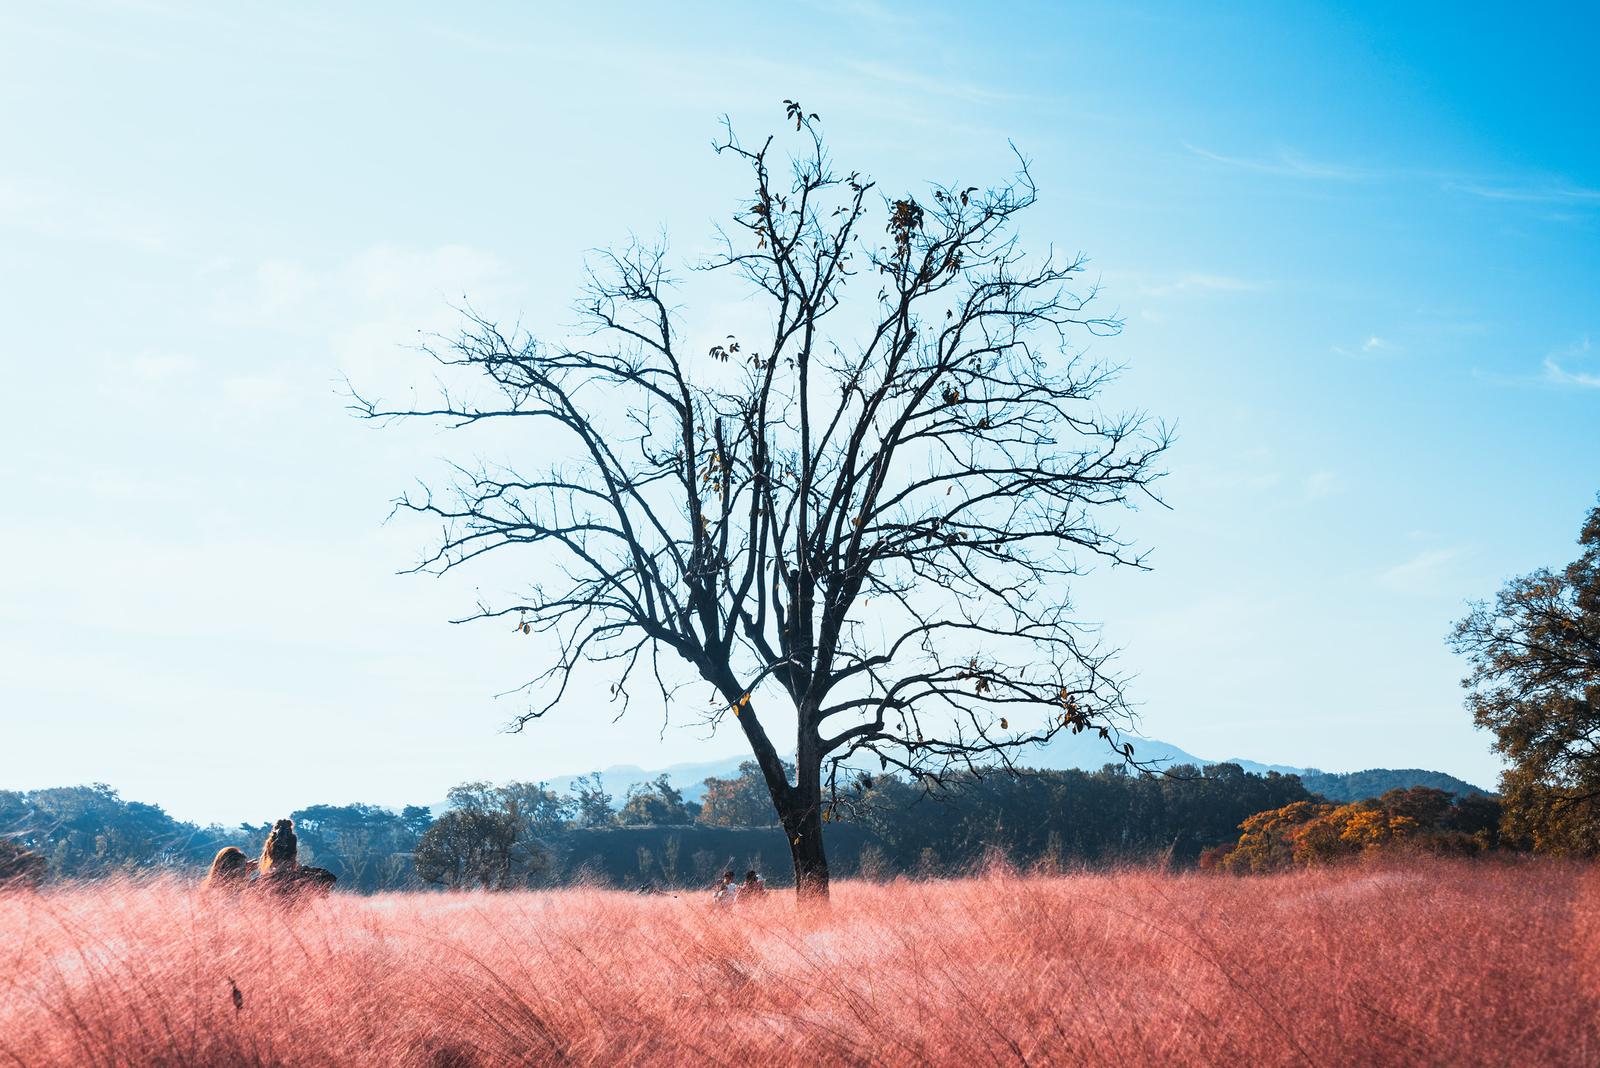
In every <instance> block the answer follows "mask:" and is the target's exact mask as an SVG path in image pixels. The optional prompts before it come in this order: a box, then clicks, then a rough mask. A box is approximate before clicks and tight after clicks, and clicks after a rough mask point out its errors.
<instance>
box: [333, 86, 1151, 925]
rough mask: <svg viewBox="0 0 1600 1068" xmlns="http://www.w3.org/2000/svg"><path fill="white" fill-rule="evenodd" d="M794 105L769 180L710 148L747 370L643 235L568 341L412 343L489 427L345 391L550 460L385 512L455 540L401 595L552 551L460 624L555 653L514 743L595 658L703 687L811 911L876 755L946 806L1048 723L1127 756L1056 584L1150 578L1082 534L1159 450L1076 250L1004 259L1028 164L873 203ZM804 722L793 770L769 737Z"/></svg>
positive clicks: (478, 329) (450, 410) (439, 404)
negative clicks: (1105, 399) (1086, 734)
mask: <svg viewBox="0 0 1600 1068" xmlns="http://www.w3.org/2000/svg"><path fill="white" fill-rule="evenodd" d="M786 105H787V107H788V118H789V119H790V120H792V121H793V124H794V130H793V131H791V135H790V136H792V137H793V139H794V140H795V141H796V142H798V143H799V146H800V148H799V150H798V151H797V153H796V154H795V155H794V156H792V157H791V158H789V159H788V160H786V161H784V162H783V163H782V164H777V163H775V159H774V157H775V155H776V153H775V137H768V138H767V139H766V140H765V141H763V142H762V143H761V144H760V145H759V146H755V145H747V144H745V143H742V142H741V141H740V140H739V139H738V138H737V137H736V136H735V134H734V132H733V130H732V127H731V126H729V125H727V124H726V123H724V129H725V136H724V137H723V138H721V139H720V140H719V141H718V142H717V144H716V146H715V147H716V149H717V151H718V153H719V154H720V155H723V156H725V157H732V158H734V159H736V160H738V161H739V162H741V163H742V164H744V165H745V166H747V167H748V168H749V170H750V172H751V176H752V177H753V179H754V192H753V196H752V197H751V199H749V200H748V201H745V202H743V203H741V204H740V205H739V207H738V210H737V211H736V212H735V213H734V215H733V217H732V224H731V225H730V226H727V227H725V228H719V229H718V244H717V249H718V251H717V253H716V254H715V255H714V256H712V257H711V258H710V259H709V260H708V261H705V262H701V263H699V264H697V265H696V267H697V269H699V270H704V271H710V272H713V273H716V272H722V273H724V274H728V275H731V277H732V279H733V280H735V281H736V282H737V283H738V284H739V285H740V286H742V287H743V292H744V293H745V294H747V295H748V296H750V297H752V298H753V299H755V300H758V301H760V302H762V303H763V304H764V306H765V309H766V310H767V312H768V313H769V315H770V331H771V333H770V335H763V341H762V343H761V344H760V345H753V344H752V345H745V344H742V343H741V342H740V341H739V340H738V339H737V338H734V337H728V338H727V339H726V340H724V341H722V342H721V343H720V344H717V345H714V346H712V347H711V348H710V350H709V352H707V351H706V349H705V348H704V347H703V346H704V342H701V343H700V344H699V345H691V344H690V343H689V342H687V341H686V340H685V335H686V333H694V331H692V330H689V329H688V328H686V327H685V326H684V324H683V321H682V312H681V309H680V308H678V307H677V306H675V304H674V303H673V302H672V296H671V291H672V288H673V287H674V285H675V284H677V282H676V280H675V278H674V276H673V274H672V272H671V271H670V269H669V267H668V265H667V257H666V250H665V247H664V246H661V245H647V244H643V243H639V242H634V243H632V244H630V245H628V246H627V247H625V248H622V249H620V250H617V251H612V252H607V253H602V254H599V255H598V256H597V259H596V260H595V262H593V263H592V264H591V265H590V268H589V271H588V276H587V283H586V286H585V288H584V291H583V296H582V298H581V300H580V303H579V311H580V313H581V315H582V317H583V319H584V322H585V325H586V328H587V330H588V332H587V333H586V334H585V335H584V336H583V337H582V338H581V339H580V340H579V341H577V342H576V343H561V342H557V341H549V340H546V339H542V338H539V337H534V336H531V335H529V334H526V333H524V332H522V331H521V330H520V328H518V329H511V330H505V329H502V328H501V327H500V326H498V325H497V324H496V323H494V322H492V321H490V320H488V319H486V318H484V317H482V316H481V315H479V314H478V313H477V312H476V311H473V310H472V309H470V308H467V309H465V310H464V312H463V314H464V316H465V323H464V326H463V329H462V332H461V333H460V335H459V336H456V337H453V338H441V339H438V340H437V342H436V343H435V344H433V345H432V346H430V347H429V348H428V349H427V351H429V352H430V353H431V354H432V355H433V356H434V357H435V358H436V359H437V360H438V362H439V363H440V364H442V365H443V366H444V368H446V369H447V371H448V372H449V373H452V374H459V373H465V374H467V375H468V377H469V378H470V379H471V380H472V381H473V382H474V383H475V384H476V385H477V386H478V387H479V388H480V391H482V387H483V386H485V385H488V386H492V388H491V389H489V390H487V391H483V392H486V393H487V395H488V397H489V399H488V400H487V401H486V402H485V401H480V400H476V399H469V398H468V397H467V396H465V395H464V394H462V393H461V392H460V387H456V386H452V385H451V384H450V383H449V382H448V381H446V382H444V383H442V384H441V385H440V387H439V389H440V392H439V395H438V397H437V399H436V400H434V401H432V402H430V403H426V404H420V405H419V404H416V403H414V402H413V403H411V404H409V405H405V406H393V405H386V404H385V403H384V402H383V401H381V400H380V399H376V398H369V397H365V396H362V395H360V394H359V393H356V392H355V391H352V397H353V408H354V410H355V411H356V412H357V413H358V414H359V415H361V416H363V417H365V418H369V419H374V420H380V421H384V420H391V419H396V418H414V419H426V420H438V421H441V422H443V423H444V424H446V425H448V426H451V427H456V428H466V427H473V426H476V425H479V424H485V423H493V422H497V421H506V420H525V421H527V422H528V423H529V424H531V425H536V426H538V427H540V428H542V429H541V431H540V433H541V435H542V438H541V440H542V441H544V442H552V441H559V442H561V443H563V449H564V451H563V458H562V459H561V460H559V461H558V462H555V463H553V464H547V465H544V466H541V467H540V468H539V469H538V470H536V471H519V470H517V469H515V468H512V467H503V466H498V465H492V464H487V463H478V464H476V465H475V466H473V467H470V468H468V467H459V468H457V469H456V470H457V478H456V479H455V480H454V482H453V484H451V485H450V486H448V487H443V488H441V489H438V490H434V489H431V488H430V489H424V490H422V491H419V493H418V494H415V495H407V496H405V497H403V498H401V499H400V500H399V501H397V502H396V507H397V509H399V510H404V511H411V512H417V513H421V514H423V515H425V516H430V517H434V518H436V519H437V520H439V521H441V525H442V537H441V540H440V541H439V543H438V544H437V545H436V546H435V547H434V548H433V549H432V550H431V551H430V552H429V553H428V554H427V555H426V556H425V558H424V559H423V560H422V561H421V562H420V563H419V564H418V565H417V568H416V570H429V571H438V572H442V571H447V570H449V569H451V568H455V567H458V566H460V565H462V564H464V563H466V562H468V561H471V560H474V559H476V558H478V557H480V556H483V555H484V554H487V553H501V552H502V551H503V552H505V553H511V552H513V551H516V550H526V551H527V552H528V553H529V554H530V555H531V556H533V557H535V558H538V559H539V561H540V562H539V563H538V564H537V565H536V566H538V567H539V568H540V569H541V570H540V571H539V572H538V573H539V574H540V575H541V576H544V578H543V579H542V580H541V581H540V582H539V583H538V584H536V585H535V586H534V587H533V588H532V589H531V590H530V591H529V593H528V594H527V595H526V596H522V597H513V598H510V599H508V600H507V601H505V602H503V603H488V602H483V603H480V604H479V605H478V609H477V611H476V612H475V613H473V614H472V615H471V616H469V617H467V618H468V619H496V618H498V619H509V620H511V621H513V622H514V623H515V625H516V626H517V627H518V628H519V629H521V630H522V631H523V632H525V633H530V634H542V635H549V636H552V638H553V641H552V644H551V648H552V650H553V656H552V660H551V663H550V665H549V668H548V670H547V671H545V672H544V673H543V674H540V675H539V676H537V678H536V679H535V680H533V681H532V682H530V684H529V686H528V692H530V693H532V694H534V695H535V700H534V703H533V704H531V705H530V706H529V708H528V710H527V711H526V713H525V714H523V715H521V716H519V717H518V719H517V720H516V722H515V723H514V724H513V725H512V726H513V729H518V728H520V727H522V726H524V725H525V724H527V723H528V722H529V721H531V720H533V719H537V718H538V717H539V716H540V715H542V714H544V713H545V712H546V711H548V710H549V709H551V708H553V707H555V706H556V705H557V704H558V703H560V702H561V701H563V699H565V698H567V697H568V687H569V684H570V683H571V682H572V680H573V678H574V672H575V671H576V670H578V668H579V666H580V665H581V664H582V663H584V662H585V661H589V662H600V663H602V664H605V665H609V666H610V670H612V671H613V673H614V676H613V677H614V679H615V683H614V685H613V686H612V696H613V699H614V700H615V701H617V702H619V703H620V705H621V707H622V708H625V707H626V704H627V701H628V697H629V689H628V687H629V684H630V683H633V682H635V681H636V680H639V679H641V678H642V679H645V680H647V681H648V682H649V683H650V684H651V685H652V687H654V688H658V689H659V690H660V692H661V694H662V696H663V698H664V699H665V700H667V701H668V704H669V708H670V707H674V705H673V701H674V698H675V696H676V695H677V694H678V691H679V690H680V689H681V688H682V687H683V686H685V685H695V686H701V687H709V691H710V693H711V695H712V696H713V701H714V705H713V707H712V708H711V711H710V712H708V713H705V715H706V716H707V718H708V720H709V721H710V722H712V723H713V724H714V723H716V722H719V721H721V720H722V719H723V718H724V717H726V716H728V715H732V716H733V717H735V720H736V722H737V725H738V728H739V729H740V730H741V731H742V732H743V734H744V737H745V739H746V741H747V742H748V743H749V746H750V750H751V752H752V753H753V754H754V756H755V759H756V762H757V764H758V765H759V766H760V768H761V772H762V774H763V776H764V778H765V780H766V786H767V790H768V792H769V793H770V795H771V798H772V803H773V805H774V806H775V808H776V810H777V813H778V817H779V822H780V823H781V824H782V826H783V828H784V830H785V831H786V832H787V834H788V837H789V841H790V846H791V850H792V853H793V860H794V867H795V875H796V881H797V884H798V885H799V887H800V888H801V892H802V893H806V892H812V893H826V890H827V886H828V865H827V860H826V855H825V852H824V849H823V833H822V831H823V824H824V822H825V821H826V820H828V819H830V818H831V816H832V815H833V813H834V809H835V806H836V805H838V804H839V803H841V801H843V800H845V799H846V798H847V797H848V796H849V790H848V786H849V780H850V777H851V773H850V771H849V769H850V768H859V767H860V766H861V762H862V760H863V759H866V760H868V761H874V762H876V763H877V765H878V767H879V768H880V769H892V770H894V771H896V772H898V773H901V774H905V775H908V776H909V777H911V778H912V779H915V780H917V781H919V782H921V783H923V784H924V785H925V786H932V785H937V784H938V783H939V781H940V779H941V776H943V775H944V774H945V773H946V772H947V770H948V769H950V768H952V767H956V766H964V767H974V766H982V765H985V764H993V763H996V762H998V763H1002V764H1009V760H1008V754H1010V753H1013V752H1014V751H1015V750H1017V749H1018V748H1019V747H1021V746H1025V745H1029V744H1034V743H1040V742H1044V741H1046V740H1048V739H1049V738H1050V737H1052V736H1053V735H1054V734H1055V733H1056V732H1058V731H1061V730H1071V731H1074V732H1078V731H1083V730H1097V731H1098V732H1099V733H1100V734H1101V736H1102V737H1105V738H1107V739H1108V740H1109V741H1110V742H1111V743H1113V744H1115V745H1117V751H1118V752H1119V754H1120V755H1124V756H1127V757H1129V758H1131V754H1132V751H1131V748H1129V747H1128V746H1127V745H1126V744H1125V743H1119V741H1118V739H1119V735H1118V734H1117V733H1116V732H1117V727H1118V724H1119V723H1125V722H1126V720H1125V719H1124V718H1123V717H1124V716H1125V714H1126V708H1125V705H1124V703H1123V701H1122V695H1121V691H1120V688H1119V686H1118V683H1117V680H1116V679H1115V678H1113V677H1112V676H1110V675H1109V674H1108V673H1107V670H1106V663H1107V653H1106V652H1105V651H1104V650H1102V649H1101V648H1100V647H1099V645H1098V643H1097V642H1096V640H1095V639H1094V637H1093V633H1092V631H1090V630H1089V629H1088V628H1086V627H1084V626H1083V625H1081V624H1080V623H1079V622H1078V621H1076V620H1075V619H1074V617H1073V614H1072V610H1071V608H1070V606H1069V602H1068V600H1067V592H1068V591H1067V580H1069V579H1070V578H1071V577H1072V576H1074V575H1077V574H1079V573H1080V567H1081V566H1082V565H1083V564H1084V563H1085V562H1087V561H1088V560H1091V559H1093V558H1100V559H1101V560H1102V561H1108V562H1110V563H1113V564H1131V565H1135V566H1143V562H1142V556H1141V555H1140V554H1139V553H1138V552H1136V551H1135V550H1133V549H1131V548H1130V547H1129V546H1128V544H1127V543H1126V542H1125V541H1124V540H1123V539H1122V538H1120V537H1119V536H1118V534H1117V532H1116V531H1115V530H1114V529H1110V528H1108V527H1107V526H1105V525H1104V524H1103V521H1102V519H1101V516H1102V514H1103V513H1104V512H1106V511H1107V510H1108V509H1111V508H1113V507H1115V506H1126V505H1130V504H1133V503H1135V500H1136V498H1139V497H1141V496H1143V497H1150V499H1154V498H1153V497H1151V496H1150V495H1151V485H1152V482H1153V481H1154V480H1155V479H1156V478H1157V477H1158V476H1159V474H1160V472H1159V470H1158V466H1157V465H1158V462H1159V461H1158V458H1159V457H1160V456H1161V454H1162V453H1163V452H1164V451H1165V449H1166V448H1167V445H1168V441H1169V438H1168V435H1167V433H1166V431H1165V429H1164V428H1162V427H1159V426H1155V427H1152V426H1151V425H1150V423H1149V421H1148V420H1147V419H1146V418H1145V417H1144V416H1143V415H1141V414H1130V415H1107V414H1105V413H1104V412H1103V411H1102V410H1101V409H1100V408H1099V407H1098V406H1097V405H1096V403H1095V400H1094V398H1095V397H1096V395H1097V393H1098V392H1099V391H1100V390H1101V387H1102V386H1103V385H1104V384H1105V383H1106V382H1107V380H1108V379H1109V378H1110V377H1111V375H1112V374H1113V373H1114V368H1110V367H1107V366H1106V365H1104V364H1102V363H1099V362H1097V361H1096V360H1094V359H1091V358H1090V357H1089V355H1088V354H1087V353H1085V352H1084V351H1083V350H1082V349H1081V348H1080V347H1079V345H1078V343H1077V341H1075V336H1076V337H1084V336H1104V335H1109V334H1113V333H1115V332H1116V331H1117V330H1118V329H1119V327H1120V324H1119V323H1118V322H1117V321H1116V320H1115V319H1113V318H1109V317H1102V316H1097V315H1093V314H1091V313H1090V311H1089V304H1090V301H1091V299H1092V298H1093V297H1094V295H1095V288H1094V287H1093V286H1086V287H1082V288H1075V283H1078V282H1079V281H1080V278H1081V276H1082V274H1083V270H1084V260H1083V259H1082V257H1081V256H1080V257H1070V258H1064V259H1063V258H1058V257H1056V256H1055V255H1053V254H1050V255H1045V256H1042V257H1037V258H1035V257H1030V256H1027V255H1025V254H1024V252H1023V251H1022V250H1021V248H1020V247H1019V246H1018V243H1017V238H1016V234H1015V226H1014V224H1015V222H1016V220H1017V216H1018V215H1019V214H1020V213H1022V212H1023V211H1025V210H1026V209H1027V208H1029V207H1030V206H1031V205H1033V204H1034V202H1035V197H1036V189H1035V185H1034V182H1033V179H1032V176H1031V175H1030V174H1029V171H1028V167H1027V164H1026V161H1025V160H1022V159H1021V158H1020V157H1019V158H1018V170H1017V172H1016V174H1015V175H1014V177H1013V178H1012V179H1011V180H1009V181H1008V182H1006V183H1004V184H1002V185H1000V186H997V187H994V188H988V189H980V188H978V187H976V186H967V187H962V186H960V185H959V184H954V185H948V186H933V187H931V188H930V189H929V190H928V192H927V193H926V194H925V196H924V197H923V199H916V198H914V197H912V196H910V195H907V196H903V197H892V196H879V195H878V194H877V193H875V191H874V185H873V183H872V182H871V181H868V180H867V179H865V178H863V177H862V176H861V175H860V174H859V173H856V172H850V173H848V174H841V173H839V171H838V170H837V169H836V168H835V166H834V165H833V163H832V161H831V160H830V158H829V156H828V153H827V152H826V150H825V148H824V142H823V138H822V135H821V131H820V124H819V121H818V119H817V117H816V116H815V115H812V114H807V113H805V112H804V111H803V110H802V109H801V108H800V107H799V105H798V104H796V103H794V102H792V101H787V102H786ZM880 212H881V213H882V215H881V220H882V221H881V222H879V221H878V220H879V219H880V214H879V213H880ZM880 227H881V229H880ZM712 280H714V279H712ZM700 331H701V333H700V334H699V336H703V337H704V336H712V334H711V332H709V331H706V327H705V326H704V325H702V326H701V327H700ZM722 332H723V331H722V330H721V329H717V330H715V332H714V334H715V336H721V334H722ZM552 576H556V577H554V578H552ZM674 662H677V663H680V664H685V665H688V668H689V669H691V670H690V671H686V672H685V671H679V672H677V673H675V672H674V671H673V668H672V664H673V663H674ZM686 678H687V679H688V680H689V681H687V682H686V681H685V679H686ZM585 699H587V695H585ZM701 707H704V706H701ZM790 713H792V716H793V724H794V729H795V740H794V751H793V752H794V756H793V767H794V773H793V775H792V776H791V775H789V774H786V772H785V767H784V763H785V754H784V753H782V752H780V750H779V749H778V746H777V744H776V743H775V742H774V740H773V734H772V728H773V726H774V725H775V724H776V723H778V722H779V721H780V717H782V718H783V719H787V716H788V714H790ZM619 714H620V710H619ZM846 761H850V763H849V764H846V763H845V762H846ZM841 767H844V768H845V769H846V771H845V774H844V775H843V776H841V774H840V768H841ZM841 785H843V786H844V787H845V789H844V790H843V791H841V789H840V787H841Z"/></svg>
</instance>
